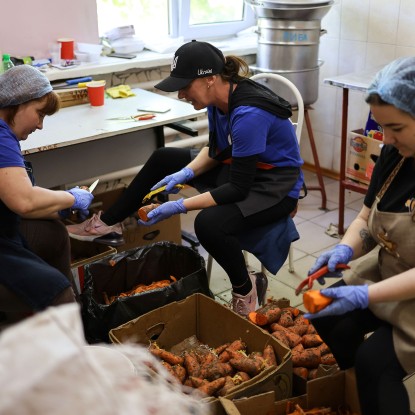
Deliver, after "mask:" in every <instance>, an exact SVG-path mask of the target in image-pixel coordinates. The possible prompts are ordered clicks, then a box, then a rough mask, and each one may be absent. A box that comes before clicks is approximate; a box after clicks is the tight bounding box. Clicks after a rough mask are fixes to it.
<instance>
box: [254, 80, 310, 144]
mask: <svg viewBox="0 0 415 415" xmlns="http://www.w3.org/2000/svg"><path fill="white" fill-rule="evenodd" d="M251 79H252V80H253V81H257V80H259V79H275V80H276V81H278V82H280V83H282V84H284V85H286V86H288V87H289V88H290V89H291V91H292V92H293V94H294V96H295V99H296V100H297V108H298V116H297V122H293V125H294V126H295V133H296V135H297V141H298V144H300V140H301V131H302V129H303V123H304V101H303V97H302V96H301V94H300V91H299V90H298V88H297V87H296V86H295V85H294V84H293V83H292V82H291V81H290V80H289V79H287V78H284V77H283V76H282V75H278V74H275V73H269V72H263V73H258V74H256V75H253V76H252V77H251ZM274 92H275V93H276V94H278V91H274ZM282 98H284V97H282ZM291 122H292V120H291Z"/></svg>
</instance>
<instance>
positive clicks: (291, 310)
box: [248, 300, 337, 380]
mask: <svg viewBox="0 0 415 415" xmlns="http://www.w3.org/2000/svg"><path fill="white" fill-rule="evenodd" d="M248 319H249V320H250V321H251V322H252V323H254V324H256V325H258V326H261V327H262V328H264V329H266V330H267V331H269V332H270V333H271V335H272V336H274V337H275V338H276V339H278V340H279V341H280V342H281V343H283V344H284V345H286V346H287V347H288V348H289V349H291V354H292V362H293V372H294V373H295V374H296V375H298V376H301V377H302V378H304V379H307V380H310V379H315V378H316V376H317V370H318V367H319V365H320V364H323V365H330V366H331V365H336V364H337V362H336V359H335V358H334V356H333V354H332V353H331V351H330V349H329V347H328V346H327V344H326V343H324V342H323V340H322V339H321V337H320V336H319V335H318V333H317V331H316V329H315V328H314V326H313V325H312V323H311V322H310V321H309V320H307V319H306V318H304V316H303V314H302V313H301V310H300V309H298V308H296V307H283V308H280V307H279V306H278V301H276V300H269V301H268V303H267V304H265V305H264V306H263V307H261V308H259V309H258V310H256V311H255V312H251V313H249V315H248Z"/></svg>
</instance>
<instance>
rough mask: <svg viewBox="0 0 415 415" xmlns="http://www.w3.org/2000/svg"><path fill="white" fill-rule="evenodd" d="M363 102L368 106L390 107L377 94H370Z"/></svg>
mask: <svg viewBox="0 0 415 415" xmlns="http://www.w3.org/2000/svg"><path fill="white" fill-rule="evenodd" d="M365 101H366V103H367V104H369V105H390V104H389V103H388V102H386V101H384V100H383V99H382V98H381V97H380V95H379V94H370V95H368V96H367V97H366V98H365Z"/></svg>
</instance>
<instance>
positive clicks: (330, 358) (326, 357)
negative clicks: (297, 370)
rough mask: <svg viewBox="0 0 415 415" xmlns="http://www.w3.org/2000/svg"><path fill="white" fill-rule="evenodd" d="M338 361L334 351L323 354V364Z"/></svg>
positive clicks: (332, 363) (333, 363) (331, 363)
mask: <svg viewBox="0 0 415 415" xmlns="http://www.w3.org/2000/svg"><path fill="white" fill-rule="evenodd" d="M336 363H337V361H336V359H335V357H334V355H333V353H326V354H325V355H323V356H321V364H322V365H330V366H331V365H335V364H336Z"/></svg>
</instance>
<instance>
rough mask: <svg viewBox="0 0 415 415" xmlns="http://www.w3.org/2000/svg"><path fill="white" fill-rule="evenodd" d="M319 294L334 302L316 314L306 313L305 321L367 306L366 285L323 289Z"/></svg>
mask: <svg viewBox="0 0 415 415" xmlns="http://www.w3.org/2000/svg"><path fill="white" fill-rule="evenodd" d="M321 294H323V295H325V296H326V297H330V298H333V299H334V301H333V302H332V303H331V304H329V305H328V306H327V307H326V308H323V310H321V311H319V312H318V313H314V314H312V313H306V314H304V317H305V318H307V319H313V318H320V317H327V316H336V315H340V314H345V313H348V312H349V311H352V310H355V309H358V308H362V309H363V308H367V307H368V305H369V290H368V286H367V285H345V286H344V287H333V288H325V289H324V290H321Z"/></svg>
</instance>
